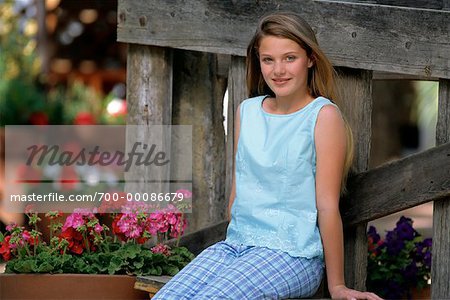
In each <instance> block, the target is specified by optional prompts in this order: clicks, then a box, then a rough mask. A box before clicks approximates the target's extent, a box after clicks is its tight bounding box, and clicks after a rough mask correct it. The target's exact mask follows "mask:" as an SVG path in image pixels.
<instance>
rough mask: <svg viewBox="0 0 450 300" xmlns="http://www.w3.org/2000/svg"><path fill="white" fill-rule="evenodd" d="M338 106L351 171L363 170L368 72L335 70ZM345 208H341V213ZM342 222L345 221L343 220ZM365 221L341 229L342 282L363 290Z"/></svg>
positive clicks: (369, 84)
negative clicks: (350, 150)
mask: <svg viewBox="0 0 450 300" xmlns="http://www.w3.org/2000/svg"><path fill="white" fill-rule="evenodd" d="M338 73H339V80H338V81H337V84H338V88H339V98H340V101H339V102H338V105H339V106H340V108H341V110H342V112H343V114H344V116H345V117H346V118H347V120H348V122H349V124H350V126H351V128H352V131H353V136H354V149H355V158H354V163H353V169H354V171H355V172H362V171H365V170H367V168H368V166H369V155H370V139H371V114H372V71H365V70H357V69H349V68H340V69H339V70H338ZM342 213H345V209H341V214H342ZM343 222H344V225H346V223H345V222H346V220H345V219H344V220H343ZM366 227H367V223H359V224H357V225H355V226H352V227H348V226H347V227H346V229H345V230H344V248H345V249H344V255H345V260H344V263H345V266H344V267H345V282H346V284H347V286H349V287H351V288H354V289H357V290H362V291H364V290H365V286H366V273H367V268H366V266H367V237H366Z"/></svg>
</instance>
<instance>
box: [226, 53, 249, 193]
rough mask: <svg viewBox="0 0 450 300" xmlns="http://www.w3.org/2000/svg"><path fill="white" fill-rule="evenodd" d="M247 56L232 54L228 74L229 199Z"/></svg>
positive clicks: (227, 169)
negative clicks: (237, 116)
mask: <svg viewBox="0 0 450 300" xmlns="http://www.w3.org/2000/svg"><path fill="white" fill-rule="evenodd" d="M245 82H246V80H245V57H241V56H232V57H231V64H230V70H229V75H228V115H227V154H226V188H225V196H226V200H227V201H228V199H229V197H230V193H231V185H232V179H233V170H234V146H235V145H234V122H235V114H236V109H237V107H238V105H239V103H241V102H242V101H243V100H244V99H245V98H247V88H246V84H245Z"/></svg>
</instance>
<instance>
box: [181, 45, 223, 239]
mask: <svg viewBox="0 0 450 300" xmlns="http://www.w3.org/2000/svg"><path fill="white" fill-rule="evenodd" d="M173 61H174V64H173V65H174V67H173V78H174V85H173V103H174V104H173V107H174V108H173V124H174V125H191V126H192V190H193V198H192V203H193V207H192V213H191V214H188V215H187V217H188V221H189V224H190V225H189V230H194V231H195V230H198V229H200V228H203V227H207V226H209V225H211V224H215V223H217V222H219V221H222V220H224V219H225V211H226V200H225V176H224V174H225V133H224V128H223V96H224V94H225V90H226V86H227V85H226V83H227V81H226V78H224V77H222V76H219V74H218V63H217V55H215V54H211V53H202V52H197V51H184V50H174V58H173ZM178 149H182V148H181V147H178ZM174 168H175V169H177V166H174Z"/></svg>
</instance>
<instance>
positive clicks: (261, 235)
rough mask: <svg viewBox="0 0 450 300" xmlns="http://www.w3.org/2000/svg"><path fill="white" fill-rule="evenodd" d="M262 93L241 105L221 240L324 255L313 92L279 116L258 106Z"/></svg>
mask: <svg viewBox="0 0 450 300" xmlns="http://www.w3.org/2000/svg"><path fill="white" fill-rule="evenodd" d="M265 97H267V96H260V97H255V98H250V99H247V100H245V101H243V102H242V103H241V106H240V124H241V127H240V133H239V141H238V147H237V153H236V174H235V176H236V198H235V200H234V203H233V206H232V208H231V216H232V218H231V222H230V224H229V225H228V229H227V236H226V242H228V243H230V244H236V245H240V244H242V245H247V246H260V247H268V248H271V249H279V250H282V251H285V252H287V253H288V254H289V255H291V256H294V257H306V258H312V257H323V248H322V242H321V238H320V234H319V229H318V226H317V209H316V192H315V175H316V151H315V146H314V127H315V124H316V120H317V116H318V113H319V111H320V109H321V108H322V107H323V106H324V105H328V104H331V105H334V104H333V103H332V102H331V101H330V100H328V99H326V98H323V97H318V98H316V99H314V100H313V101H312V102H310V103H309V104H308V105H306V106H305V107H303V108H302V109H300V110H298V111H296V112H294V113H290V114H284V115H278V114H270V113H268V112H266V111H264V110H263V108H262V101H263V100H264V98H265Z"/></svg>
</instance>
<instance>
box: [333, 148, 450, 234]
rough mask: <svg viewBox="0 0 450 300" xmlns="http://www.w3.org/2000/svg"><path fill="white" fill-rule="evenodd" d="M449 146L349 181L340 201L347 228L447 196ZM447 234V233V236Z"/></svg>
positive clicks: (449, 160) (398, 161)
mask: <svg viewBox="0 0 450 300" xmlns="http://www.w3.org/2000/svg"><path fill="white" fill-rule="evenodd" d="M448 166H450V143H447V144H444V145H442V146H438V147H435V148H432V149H430V150H427V151H425V152H421V153H418V154H414V155H411V156H408V157H405V158H403V159H400V160H397V161H394V162H391V163H388V164H385V165H382V166H380V167H377V168H375V169H372V170H370V171H368V172H364V173H360V174H358V175H355V176H353V177H351V178H350V179H349V183H348V194H349V196H348V198H347V199H345V200H344V201H342V217H343V220H344V224H345V225H347V226H351V225H355V224H359V223H361V222H367V221H371V220H374V219H378V218H381V217H383V216H386V215H389V214H392V213H395V212H398V211H401V210H404V209H407V208H411V207H413V206H417V205H420V204H423V203H426V202H429V201H437V200H443V199H445V197H448V196H450V168H449V167H448ZM447 234H448V232H447Z"/></svg>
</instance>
